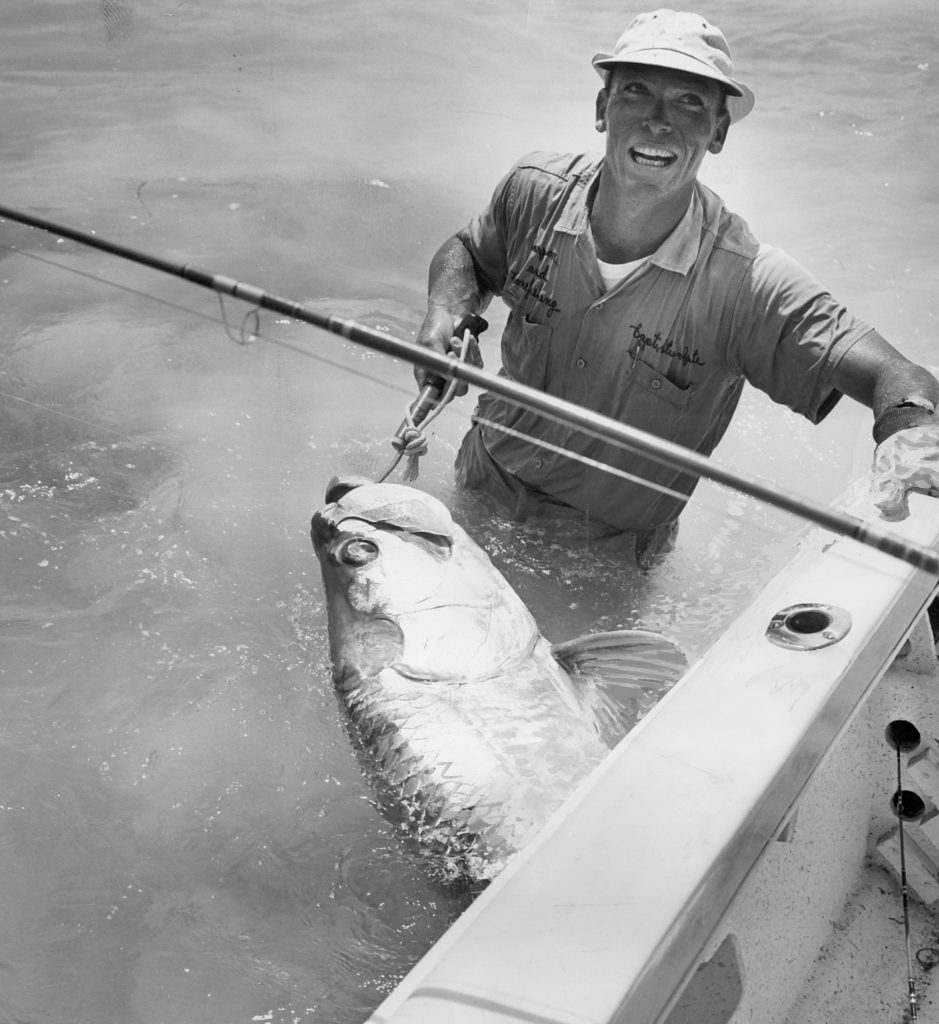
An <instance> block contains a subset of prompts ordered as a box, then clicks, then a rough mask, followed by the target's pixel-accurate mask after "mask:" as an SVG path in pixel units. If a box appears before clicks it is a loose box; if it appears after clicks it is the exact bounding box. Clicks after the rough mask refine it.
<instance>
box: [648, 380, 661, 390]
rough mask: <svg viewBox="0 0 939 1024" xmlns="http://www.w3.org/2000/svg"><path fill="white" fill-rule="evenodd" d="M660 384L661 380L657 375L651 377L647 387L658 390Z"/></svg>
mask: <svg viewBox="0 0 939 1024" xmlns="http://www.w3.org/2000/svg"><path fill="white" fill-rule="evenodd" d="M661 386H662V382H661V381H660V380H659V378H658V377H653V378H652V380H651V381H649V387H650V388H652V390H653V391H658V390H659V388H660V387H661Z"/></svg>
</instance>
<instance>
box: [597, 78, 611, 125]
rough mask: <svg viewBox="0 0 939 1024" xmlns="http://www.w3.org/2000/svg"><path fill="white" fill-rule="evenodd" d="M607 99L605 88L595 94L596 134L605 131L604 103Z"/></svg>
mask: <svg viewBox="0 0 939 1024" xmlns="http://www.w3.org/2000/svg"><path fill="white" fill-rule="evenodd" d="M608 98H609V97H608V96H607V91H606V87H604V88H603V89H601V90H600V91H599V92H598V93H597V122H596V128H597V131H598V132H605V131H606V102H607V99H608Z"/></svg>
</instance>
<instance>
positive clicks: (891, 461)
mask: <svg viewBox="0 0 939 1024" xmlns="http://www.w3.org/2000/svg"><path fill="white" fill-rule="evenodd" d="M910 491H921V492H922V493H923V494H929V495H931V496H932V497H934V498H935V497H939V423H926V424H923V425H922V426H918V427H907V428H906V429H905V430H898V431H897V432H896V433H895V434H891V435H890V437H888V438H885V439H884V440H883V441H881V443H880V444H879V445H877V448H876V449H875V450H874V465H873V475H872V478H871V497H872V499H873V501H874V504H875V505H876V506H877V508H878V509H880V514H881V515H882V516H883V517H884V519H890V520H894V521H895V520H899V519H906V517H907V516H908V515H909V514H910V507H909V504H908V500H907V499H908V495H909V493H910Z"/></svg>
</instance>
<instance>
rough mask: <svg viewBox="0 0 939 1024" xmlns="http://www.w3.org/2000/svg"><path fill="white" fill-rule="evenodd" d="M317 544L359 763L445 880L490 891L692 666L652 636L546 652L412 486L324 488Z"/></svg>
mask: <svg viewBox="0 0 939 1024" xmlns="http://www.w3.org/2000/svg"><path fill="white" fill-rule="evenodd" d="M330 496H337V500H335V501H329V500H328V499H329V497H330ZM312 536H313V542H314V548H315V550H316V554H317V556H318V558H319V560H320V566H321V569H322V575H323V583H324V587H325V590H326V597H327V610H328V617H329V630H330V650H331V654H332V660H333V676H334V679H335V681H336V685H337V689H338V691H339V694H340V696H341V698H342V700H343V701H344V704H345V707H346V709H347V711H348V714H349V718H350V722H351V723H352V726H353V732H354V735H355V737H356V740H357V746H358V748H359V750H360V754H361V757H362V760H363V764H364V766H365V767H366V770H367V772H368V775H369V777H370V778H371V779H372V780H373V782H374V784H375V788H376V791H377V794H378V798H379V804H380V806H381V807H382V809H383V810H384V811H385V813H386V814H388V816H389V817H390V818H391V819H392V820H394V821H397V822H399V823H402V824H403V825H404V827H406V828H407V829H408V830H409V831H410V832H411V834H412V835H413V836H414V838H415V839H416V840H417V844H418V847H419V848H420V849H422V850H423V852H424V853H425V854H426V855H427V856H428V858H429V860H430V862H431V865H432V867H433V870H435V871H436V872H437V873H438V874H439V875H440V876H441V877H443V878H445V879H447V880H452V879H453V878H454V877H460V876H462V877H463V878H464V879H467V880H469V881H471V882H484V881H486V880H487V879H489V878H492V877H494V875H495V874H497V873H498V871H499V870H501V868H502V867H503V866H504V864H505V863H506V861H507V859H508V858H509V857H511V856H512V855H513V854H514V853H515V852H516V851H518V850H519V849H521V848H522V847H523V846H524V845H525V844H526V843H528V842H529V841H530V840H531V839H532V837H533V836H534V835H535V834H536V832H537V831H538V829H539V828H540V827H541V826H542V825H543V824H544V823H545V822H546V821H547V820H548V818H549V817H550V816H551V814H552V813H553V812H554V811H555V810H556V809H557V808H558V807H559V806H560V805H561V803H562V802H563V801H564V799H565V798H566V797H567V796H568V794H569V793H570V792H571V791H572V790H573V788H574V787H575V785H576V784H577V783H578V782H579V781H580V780H581V779H583V778H584V777H585V776H586V775H587V774H588V773H589V772H590V771H592V770H593V769H594V768H596V766H597V765H599V764H600V763H601V762H602V761H603V759H604V758H605V757H606V755H607V754H608V753H609V750H610V746H611V745H612V744H613V743H615V742H616V741H618V740H619V739H620V738H621V737H622V736H623V735H624V734H625V732H626V731H627V730H628V728H629V727H630V726H631V725H632V724H633V723H634V721H635V719H636V714H637V712H636V708H637V706H638V705H639V703H640V702H638V701H637V700H636V694H637V692H638V693H640V694H641V695H642V696H643V698H644V703H645V704H649V703H651V702H653V701H654V695H656V694H660V693H662V692H664V690H665V689H667V688H668V687H669V686H670V685H671V684H672V683H673V682H674V681H675V680H676V679H677V678H678V677H679V676H680V674H681V673H682V671H683V670H684V667H685V665H686V662H685V659H684V655H683V654H682V652H681V651H680V649H679V648H678V647H677V646H676V645H675V644H673V643H672V642H671V641H669V640H667V639H666V638H664V637H660V636H659V635H658V634H653V633H646V632H642V631H624V632H623V633H602V634H597V635H596V636H595V637H589V636H588V637H585V638H580V639H579V640H575V641H569V642H568V643H567V644H563V645H559V647H558V648H556V649H552V647H551V645H550V644H549V643H548V641H547V640H546V639H545V638H544V637H543V636H542V635H541V634H540V632H539V631H538V627H537V625H536V623H535V621H534V619H533V618H532V616H531V614H530V613H529V611H528V609H527V608H526V607H525V605H524V603H523V602H522V600H521V599H520V598H519V596H518V595H517V594H516V593H515V591H514V590H513V589H512V588H511V587H510V586H509V584H508V582H507V581H506V580H505V578H504V577H503V576H502V575H501V573H499V572H498V570H497V569H496V568H495V566H494V565H493V564H492V562H491V560H490V559H489V557H488V555H486V553H485V552H484V551H483V550H482V549H481V548H480V547H479V546H478V545H476V544H475V543H474V542H473V541H472V539H471V538H470V537H469V536H468V535H467V534H466V532H465V531H464V530H463V529H462V528H461V527H460V526H459V525H458V524H457V523H455V522H454V521H453V519H452V517H451V516H450V513H449V511H448V510H447V509H446V507H445V506H444V505H443V504H442V503H441V502H439V501H437V500H436V499H435V498H432V497H431V496H430V495H427V494H425V493H423V492H422V491H419V490H417V489H416V488H411V487H405V486H402V485H400V484H371V483H358V484H356V483H352V482H349V483H345V482H344V483H342V484H341V485H340V486H339V487H331V488H330V489H329V491H328V492H327V504H326V506H325V507H324V508H322V509H320V510H319V511H318V512H317V513H316V514H315V515H314V517H313V524H312ZM607 677H609V684H608V683H607ZM608 686H609V689H608ZM650 694H651V695H653V696H652V697H651V698H650V696H649V695H650ZM617 695H620V696H621V695H628V700H627V701H626V702H625V703H623V702H622V701H618V700H617V699H616V698H617Z"/></svg>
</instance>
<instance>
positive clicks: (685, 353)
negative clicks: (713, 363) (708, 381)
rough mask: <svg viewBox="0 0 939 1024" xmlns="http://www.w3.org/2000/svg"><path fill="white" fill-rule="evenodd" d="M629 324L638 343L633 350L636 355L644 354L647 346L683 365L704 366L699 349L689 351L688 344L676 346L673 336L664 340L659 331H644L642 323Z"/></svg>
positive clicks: (634, 339)
mask: <svg viewBox="0 0 939 1024" xmlns="http://www.w3.org/2000/svg"><path fill="white" fill-rule="evenodd" d="M629 326H630V327H631V328H632V332H633V341H635V343H636V344H635V346H634V351H633V356H634V357H636V356H640V355H642V353H643V352H644V351H645V350H646V349H647V348H651V349H652V351H653V352H658V354H659V355H662V356H666V357H667V358H668V359H677V360H678V361H679V362H680V363H681V364H682V366H704V363H703V362H702V361H701V357H700V356H699V355H698V350H697V349H694V350H692V351H689V349H688V346H687V345H682V347H681V348H676V346H675V342H674V340H673V339H672V338H667V339H666V340H665V341H664V342H663V341H662V335H661V334H660V333H659V332H658V331H656V332H655V334H653V335H651V336H650V335H648V334H646V333H645V331H643V329H642V323H638V324H630V325H629Z"/></svg>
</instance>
